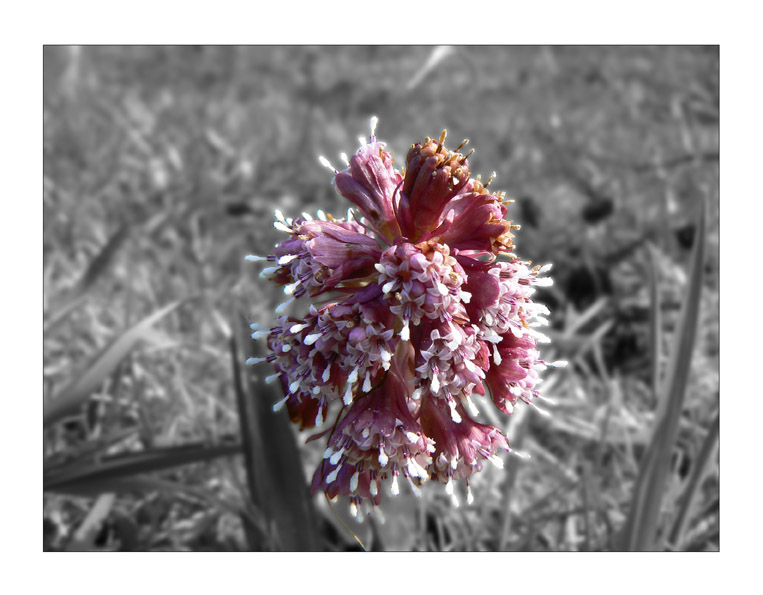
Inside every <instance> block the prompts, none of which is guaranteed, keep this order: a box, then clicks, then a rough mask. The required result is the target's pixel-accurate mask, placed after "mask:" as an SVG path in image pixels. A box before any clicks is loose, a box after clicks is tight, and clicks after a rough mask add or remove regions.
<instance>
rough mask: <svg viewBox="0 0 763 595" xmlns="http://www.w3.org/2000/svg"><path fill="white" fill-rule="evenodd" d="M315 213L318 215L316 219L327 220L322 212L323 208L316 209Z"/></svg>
mask: <svg viewBox="0 0 763 595" xmlns="http://www.w3.org/2000/svg"><path fill="white" fill-rule="evenodd" d="M316 215H318V219H319V220H321V221H327V219H326V213H325V212H324V210H323V209H318V211H317V212H316Z"/></svg>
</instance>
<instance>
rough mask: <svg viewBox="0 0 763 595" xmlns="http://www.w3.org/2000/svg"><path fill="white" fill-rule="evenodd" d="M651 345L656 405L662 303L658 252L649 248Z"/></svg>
mask: <svg viewBox="0 0 763 595" xmlns="http://www.w3.org/2000/svg"><path fill="white" fill-rule="evenodd" d="M649 248H650V249H649V265H650V266H649V302H650V303H651V305H652V307H651V309H650V311H649V343H650V345H651V348H652V392H653V395H654V401H655V404H656V405H657V406H658V407H659V406H660V403H659V402H658V401H657V399H658V396H659V394H660V360H661V358H662V303H661V301H660V286H659V283H660V281H659V278H658V268H657V251H656V249H655V248H654V246H649Z"/></svg>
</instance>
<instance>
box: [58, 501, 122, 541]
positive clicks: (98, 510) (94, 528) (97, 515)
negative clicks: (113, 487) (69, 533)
mask: <svg viewBox="0 0 763 595" xmlns="http://www.w3.org/2000/svg"><path fill="white" fill-rule="evenodd" d="M114 500H115V496H114V494H101V495H100V496H99V497H98V499H97V500H96V501H95V504H93V507H92V508H91V509H90V512H88V513H87V516H86V517H85V520H84V521H82V524H81V525H80V526H79V527H78V528H77V531H76V532H75V533H74V537H73V538H72V541H71V542H70V543H69V545H68V546H67V548H66V551H67V552H87V551H92V550H94V549H95V538H96V536H97V534H98V530H99V529H100V528H101V525H102V524H103V521H105V520H106V518H107V517H108V516H109V513H110V512H111V507H112V506H114Z"/></svg>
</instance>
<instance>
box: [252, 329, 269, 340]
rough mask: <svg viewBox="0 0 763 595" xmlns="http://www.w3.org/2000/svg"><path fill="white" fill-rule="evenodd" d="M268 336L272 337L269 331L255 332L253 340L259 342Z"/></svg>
mask: <svg viewBox="0 0 763 595" xmlns="http://www.w3.org/2000/svg"><path fill="white" fill-rule="evenodd" d="M268 335H270V331H269V330H268V329H263V330H261V331H254V332H253V333H252V339H254V340H255V341H259V340H260V339H262V337H267V336H268Z"/></svg>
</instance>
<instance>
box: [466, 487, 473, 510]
mask: <svg viewBox="0 0 763 595" xmlns="http://www.w3.org/2000/svg"><path fill="white" fill-rule="evenodd" d="M466 503H467V504H469V505H472V504H474V496H473V495H472V487H471V486H469V485H467V486H466Z"/></svg>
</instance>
